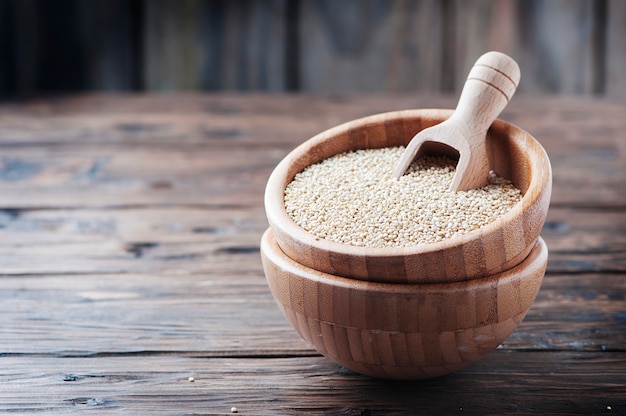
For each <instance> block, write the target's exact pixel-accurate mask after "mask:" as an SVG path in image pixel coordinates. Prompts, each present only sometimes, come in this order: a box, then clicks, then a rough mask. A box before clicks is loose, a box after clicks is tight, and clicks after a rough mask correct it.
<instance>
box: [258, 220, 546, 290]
mask: <svg viewBox="0 0 626 416" xmlns="http://www.w3.org/2000/svg"><path fill="white" fill-rule="evenodd" d="M261 253H262V254H263V256H265V257H267V258H268V259H269V260H270V261H271V262H272V263H274V264H275V265H277V266H279V267H280V268H281V270H284V271H285V272H287V273H291V274H295V275H297V276H301V277H302V278H304V279H307V280H311V281H314V282H317V283H320V284H323V285H330V286H338V287H342V288H346V289H351V290H354V291H361V292H378V293H390V294H397V295H415V294H416V293H418V292H420V293H423V292H424V291H427V292H431V293H434V292H438V293H451V292H459V291H465V290H467V288H469V287H477V286H493V284H494V283H495V282H500V283H503V282H506V281H507V280H511V279H515V278H516V277H518V276H519V275H520V274H521V273H525V272H528V271H529V270H535V269H536V268H543V269H544V273H545V268H546V266H547V260H548V246H547V244H546V243H545V241H544V240H543V239H542V238H541V237H539V238H537V241H536V242H535V244H534V245H533V248H532V250H531V251H530V253H529V254H528V256H526V257H525V258H524V259H523V260H522V261H521V262H520V263H519V264H517V265H516V266H514V267H512V268H510V269H507V270H503V271H501V272H499V273H495V274H492V275H488V276H483V277H480V278H476V279H471V280H462V281H456V282H427V283H392V282H378V281H368V280H360V279H351V278H349V277H343V276H337V275H333V274H330V273H326V272H323V271H320V270H315V269H312V268H310V267H307V266H305V265H303V264H300V263H298V262H297V261H295V260H293V259H292V258H290V257H289V256H287V255H286V254H285V253H284V252H283V251H282V250H281V248H280V245H279V244H278V240H277V239H276V236H275V235H274V233H273V232H272V230H271V228H268V229H267V230H265V232H264V233H263V236H262V237H261ZM542 277H543V274H542Z"/></svg>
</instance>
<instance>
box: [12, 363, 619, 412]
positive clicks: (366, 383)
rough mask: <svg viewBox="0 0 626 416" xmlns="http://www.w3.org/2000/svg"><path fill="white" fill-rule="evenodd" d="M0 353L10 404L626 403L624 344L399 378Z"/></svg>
mask: <svg viewBox="0 0 626 416" xmlns="http://www.w3.org/2000/svg"><path fill="white" fill-rule="evenodd" d="M0 363H2V366H3V375H2V376H0V382H2V386H3V388H2V389H1V390H0V402H2V403H3V410H6V411H9V412H11V411H14V412H15V411H17V412H20V411H24V410H28V411H32V412H36V411H43V412H48V413H54V414H68V413H73V412H76V411H79V412H81V411H88V410H99V411H100V412H108V413H129V412H130V413H143V414H230V409H231V407H236V408H237V410H238V412H239V413H241V414H259V415H260V414H346V415H354V414H361V415H362V414H367V415H370V414H386V415H387V414H407V413H412V414H413V413H419V414H457V413H462V414H481V415H487V414H494V415H495V414H508V413H515V414H554V415H557V414H567V415H572V414H605V413H606V414H620V413H622V412H623V411H624V409H626V393H625V391H624V385H625V383H626V378H625V377H626V376H625V375H624V372H623V370H624V368H625V365H626V355H625V354H624V353H620V354H611V355H607V354H599V353H562V352H560V353H554V352H552V353H551V352H544V353H537V352H532V353H529V352H510V351H496V352H494V353H493V354H491V355H489V356H487V357H486V358H484V359H483V360H481V361H479V362H478V363H476V364H474V365H473V366H472V367H470V368H468V369H466V370H462V371H460V372H459V373H456V374H453V375H450V376H447V377H443V378H439V379H434V380H428V381H421V382H420V381H418V382H402V383H397V382H396V383H393V382H385V381H380V380H375V379H371V378H367V377H364V376H359V375H355V374H351V373H346V372H345V371H343V370H341V369H340V368H338V367H337V366H336V365H334V364H332V363H330V362H328V361H327V360H325V359H323V358H318V357H297V358H275V359H256V358H246V359H242V358H239V359H230V358H229V359H202V358H192V357H184V356H150V355H148V356H141V355H140V356H132V355H131V356H127V357H126V356H122V357H106V358H105V357H102V358H50V357H31V356H21V357H20V356H14V357H11V356H9V357H0ZM599 366H600V367H602V368H603V371H602V372H598V371H597V368H598V367H599ZM189 377H193V378H194V382H190V381H189ZM573 392H577V393H575V394H573Z"/></svg>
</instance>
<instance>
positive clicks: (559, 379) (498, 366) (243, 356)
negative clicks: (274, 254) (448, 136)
mask: <svg viewBox="0 0 626 416" xmlns="http://www.w3.org/2000/svg"><path fill="white" fill-rule="evenodd" d="M455 103H456V98H455V97H454V96H432V95H430V96H429V95H417V96H415V95H383V96H374V95H369V96H368V95H364V96H342V97H339V96H335V97H324V96H320V95H314V96H311V95H289V96H276V95H272V96H267V95H263V94H251V95H237V94H215V95H195V94H183V95H169V96H160V95H146V96H142V95H95V96H93V95H87V96H68V97H63V98H54V99H37V100H31V101H26V102H22V103H3V104H1V105H0V166H1V167H0V201H1V203H0V208H1V209H0V237H1V238H0V252H1V255H0V274H1V276H0V316H1V317H2V318H1V322H2V323H1V324H0V365H1V366H2V371H0V384H1V385H2V388H0V412H11V413H16V412H18V413H19V412H22V413H40V414H69V413H72V414H75V413H76V412H79V413H82V412H87V411H102V412H108V413H111V414H120V413H124V414H128V413H137V414H181V413H187V414H230V408H231V407H232V406H236V407H237V408H238V409H239V413H241V414H294V413H302V414H322V413H327V414H410V413H416V412H421V413H425V414H436V413H439V414H441V413H457V412H459V413H461V411H460V408H461V407H462V408H463V411H462V412H463V413H464V414H481V415H484V414H505V413H518V414H546V413H551V414H602V413H605V412H606V413H607V414H620V413H623V411H624V409H626V393H625V390H624V386H626V379H625V376H624V374H626V356H625V348H624V346H625V345H626V330H624V329H625V328H626V320H625V312H626V311H625V308H624V301H625V299H626V285H625V280H624V263H623V259H624V252H625V249H626V240H625V239H624V238H625V237H624V236H626V223H625V219H626V215H624V209H625V208H626V196H625V195H626V188H624V184H625V183H626V168H625V166H626V159H625V157H626V151H625V150H626V148H625V147H624V141H623V140H622V136H623V134H622V133H623V131H626V119H625V118H624V117H623V115H624V114H625V112H626V107H624V105H621V104H615V103H611V102H607V101H603V100H598V99H590V98H583V97H561V98H559V97H548V96H539V97H528V96H527V97H524V96H521V95H520V96H516V99H515V100H513V101H512V102H511V104H510V106H508V107H507V109H505V110H504V112H503V114H502V116H501V117H502V118H503V119H504V120H507V121H511V122H513V123H515V124H517V125H519V126H520V127H522V128H524V129H525V130H528V131H529V132H530V133H531V134H533V136H535V137H537V138H538V140H539V141H540V142H541V144H542V145H543V147H545V149H546V150H547V152H548V154H549V155H550V158H551V161H552V164H553V172H554V185H555V186H554V192H553V195H552V204H551V207H550V210H549V213H548V217H547V221H546V224H545V226H544V228H543V231H542V237H543V238H544V239H545V241H546V243H547V245H548V247H549V249H550V261H549V263H548V270H547V274H546V276H545V278H544V280H543V283H542V287H541V290H540V291H539V294H538V295H537V298H536V299H535V302H534V303H533V306H532V308H531V309H530V311H529V312H528V314H527V315H526V317H525V319H524V321H523V322H522V323H521V324H520V325H519V326H518V329H517V331H515V332H513V334H511V336H510V337H509V338H507V340H506V341H505V342H504V343H503V344H502V346H501V347H500V348H498V349H496V350H495V351H493V352H492V353H490V354H488V355H487V356H486V357H484V358H483V359H481V360H479V361H478V362H476V363H475V364H474V365H472V366H471V367H468V368H466V369H463V370H461V371H459V372H458V373H455V374H454V375H451V376H448V377H444V378H439V379H434V380H431V381H428V382H412V383H406V384H399V383H389V382H381V381H377V380H374V379H371V378H367V377H364V376H359V375H355V374H353V373H350V372H348V371H347V370H345V369H342V368H340V367H338V366H337V365H336V364H334V363H333V362H331V361H330V360H328V359H326V358H324V357H321V356H320V355H319V354H318V353H317V352H316V351H315V350H313V349H312V348H310V347H309V346H308V345H307V344H306V343H305V342H304V341H303V340H302V339H300V337H299V336H298V335H297V333H296V332H295V331H294V330H293V329H292V328H291V327H290V325H289V324H288V322H287V321H286V320H285V319H284V318H283V317H282V316H281V313H280V311H279V310H278V308H277V307H276V306H275V304H274V301H273V299H272V296H271V293H270V291H269V288H268V286H267V283H266V282H265V279H264V276H263V271H262V268H261V260H260V253H259V251H258V247H259V241H260V238H261V234H262V233H263V231H264V230H265V229H266V228H267V220H266V218H265V214H264V212H263V206H262V198H263V188H264V184H265V182H266V180H267V177H268V176H269V174H270V172H271V170H272V169H273V167H274V166H275V164H276V163H278V161H279V160H281V159H282V158H283V157H284V156H285V155H286V154H287V153H288V152H289V151H290V150H291V149H293V148H294V147H295V146H296V145H298V144H300V143H302V142H303V141H304V140H306V139H308V138H309V137H311V136H313V135H314V134H316V133H318V132H320V131H322V130H325V129H327V128H330V127H332V126H334V125H337V124H340V123H342V122H345V121H348V120H352V119H355V118H358V117H362V116H366V115H370V114H374V113H380V112H383V111H388V110H399V109H404V108H423V107H442V108H451V107H453V106H454V105H455ZM243 149H245V151H244V150H243ZM168 160H171V163H169V164H168V163H166V162H167V161H168ZM98 161H99V163H98ZM188 377H194V378H195V380H196V381H195V382H194V383H190V382H189V381H188ZM416 392H418V393H416ZM607 407H611V409H610V410H608V409H607Z"/></svg>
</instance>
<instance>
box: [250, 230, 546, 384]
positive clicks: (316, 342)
mask: <svg viewBox="0 0 626 416" xmlns="http://www.w3.org/2000/svg"><path fill="white" fill-rule="evenodd" d="M261 256H262V260H263V270H264V271H265V276H266V278H267V281H268V284H269V286H270V289H271V290H272V295H273V296H274V299H275V300H276V303H277V304H278V306H279V307H280V309H281V311H282V312H283V314H284V315H285V317H287V318H288V319H289V321H290V323H291V325H292V326H293V327H294V329H295V330H296V331H297V332H298V333H299V334H300V335H301V336H302V338H304V339H305V340H306V341H307V342H308V343H309V344H311V345H313V346H314V347H315V349H316V350H318V351H319V352H320V353H322V354H323V355H324V356H326V357H328V358H330V359H331V360H333V361H335V362H337V363H339V364H341V365H343V366H345V367H346V368H348V369H350V370H352V371H356V372H358V373H360V374H366V375H370V376H373V377H378V378H385V379H400V380H411V379H421V378H432V377H439V376H442V375H445V374H449V373H452V372H455V371H458V370H460V369H462V368H464V367H467V366H468V365H470V364H471V363H473V362H474V361H476V360H478V359H479V358H481V357H482V356H484V355H485V354H487V353H489V352H491V351H492V350H493V349H495V348H496V347H497V346H498V345H500V344H501V343H502V342H503V341H504V340H505V339H506V338H507V337H508V336H509V335H510V334H511V333H512V332H513V331H514V330H515V328H516V327H517V325H518V324H519V323H520V322H521V320H522V319H523V318H524V316H525V315H526V313H527V312H528V309H529V308H530V307H531V305H532V303H533V301H534V299H535V296H536V295H537V292H538V291H539V287H540V286H541V280H542V279H543V275H544V272H545V268H546V264H547V260H548V251H547V248H546V246H545V243H544V242H543V240H541V239H539V240H538V242H537V244H535V246H534V247H533V250H532V251H531V252H530V254H529V255H528V257H527V258H526V259H524V261H523V262H522V263H520V264H519V265H517V266H515V267H513V268H511V269H509V270H507V271H504V272H503V273H501V274H496V275H490V276H487V277H485V278H482V279H473V280H469V281H464V282H454V283H442V284H423V285H420V284H405V283H395V284H393V283H372V282H366V281H361V280H356V279H348V278H344V277H338V276H334V275H330V274H326V273H322V272H319V271H318V270H315V269H310V268H308V267H305V266H303V265H302V264H300V263H298V262H296V261H294V260H292V259H290V258H289V257H288V256H287V255H285V253H283V252H282V251H281V249H280V246H279V245H278V242H277V240H276V239H275V237H274V235H273V233H272V231H271V230H270V229H268V231H266V232H265V233H264V235H263V238H262V240H261Z"/></svg>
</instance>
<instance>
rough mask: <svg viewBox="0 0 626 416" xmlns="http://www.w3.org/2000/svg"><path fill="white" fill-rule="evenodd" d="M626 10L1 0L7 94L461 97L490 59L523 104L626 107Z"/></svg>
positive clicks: (433, 1) (582, 0) (603, 3)
mask: <svg viewBox="0 0 626 416" xmlns="http://www.w3.org/2000/svg"><path fill="white" fill-rule="evenodd" d="M625 45H626V2H625V1H623V0H493V1H492V0H441V1H437V0H341V1H337V0H230V1H219V0H0V62H1V65H0V94H2V95H3V96H5V97H6V96H17V97H20V96H29V95H33V94H40V93H49V92H55V91H85V90H133V91H143V90H149V91H152V90H211V91H213V90H238V91H246V90H257V91H258V90H263V91H276V92H281V91H309V92H311V91H312V92H321V93H328V92H331V93H340V92H354V91H363V92H376V91H415V92H438V91H444V92H457V91H458V90H459V88H460V87H461V86H462V85H463V81H464V78H465V75H466V73H467V71H468V69H469V68H470V67H471V65H472V63H473V61H474V60H475V59H476V58H477V57H478V56H479V55H480V54H481V53H482V52H484V51H487V50H491V49H495V50H500V51H503V52H506V53H509V54H510V55H512V56H513V57H514V58H515V59H516V60H517V61H518V62H519V63H520V66H521V69H522V84H521V86H520V92H531V93H532V92H547V93H562V94H599V95H606V96H609V97H612V98H617V99H624V100H626V46H625Z"/></svg>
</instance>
